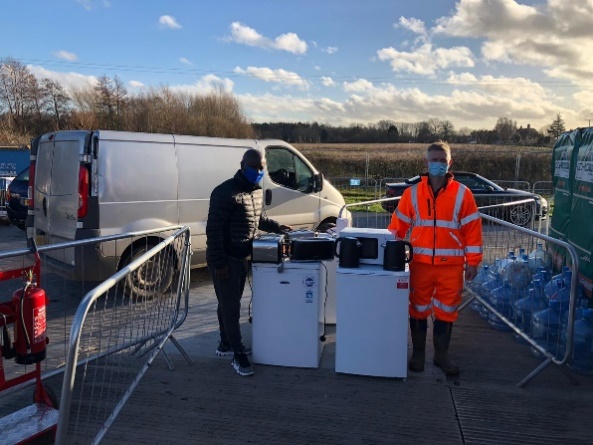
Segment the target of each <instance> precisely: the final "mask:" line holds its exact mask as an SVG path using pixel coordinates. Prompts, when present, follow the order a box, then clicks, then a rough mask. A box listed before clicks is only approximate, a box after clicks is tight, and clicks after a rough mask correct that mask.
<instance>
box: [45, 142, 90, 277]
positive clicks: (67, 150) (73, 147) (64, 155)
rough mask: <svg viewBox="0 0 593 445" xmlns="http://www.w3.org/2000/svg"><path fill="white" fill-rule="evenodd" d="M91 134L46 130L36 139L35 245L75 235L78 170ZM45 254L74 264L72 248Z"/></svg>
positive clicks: (61, 240)
mask: <svg viewBox="0 0 593 445" xmlns="http://www.w3.org/2000/svg"><path fill="white" fill-rule="evenodd" d="M90 136H91V133H90V132H88V131H65V132H58V133H49V134H46V135H44V136H43V137H42V138H41V140H40V142H39V150H38V153H37V162H36V170H35V186H34V187H35V190H34V213H35V221H34V227H35V234H36V241H37V244H38V245H44V244H56V243H60V242H65V241H72V240H75V239H76V229H77V226H78V207H79V190H78V188H79V172H80V165H81V160H82V159H83V156H84V154H85V153H86V151H87V147H88V146H89V141H90ZM48 256H51V257H53V258H55V259H56V260H59V261H62V262H65V263H67V264H69V265H73V264H74V249H66V251H62V250H58V251H55V252H48Z"/></svg>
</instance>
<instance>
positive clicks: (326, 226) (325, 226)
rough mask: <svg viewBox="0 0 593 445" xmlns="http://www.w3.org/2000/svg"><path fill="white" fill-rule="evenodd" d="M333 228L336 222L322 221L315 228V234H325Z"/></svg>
mask: <svg viewBox="0 0 593 445" xmlns="http://www.w3.org/2000/svg"><path fill="white" fill-rule="evenodd" d="M334 227H336V221H331V220H330V221H323V222H322V223H321V224H319V225H318V226H317V228H316V229H315V231H316V232H321V233H325V232H327V231H328V230H329V229H333V228H334Z"/></svg>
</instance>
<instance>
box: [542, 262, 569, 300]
mask: <svg viewBox="0 0 593 445" xmlns="http://www.w3.org/2000/svg"><path fill="white" fill-rule="evenodd" d="M567 272H570V273H572V272H571V270H570V267H568V266H564V267H563V268H562V272H560V273H559V274H558V275H554V276H553V277H552V279H551V280H550V281H549V282H548V283H546V287H545V288H544V293H545V294H546V297H548V299H549V298H550V297H551V296H552V294H553V293H554V292H555V291H556V283H557V282H558V280H564V278H565V277H566V273H567ZM571 277H572V275H571Z"/></svg>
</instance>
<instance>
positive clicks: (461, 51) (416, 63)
mask: <svg viewBox="0 0 593 445" xmlns="http://www.w3.org/2000/svg"><path fill="white" fill-rule="evenodd" d="M377 55H378V57H379V60H382V61H389V63H390V64H391V69H392V70H393V71H395V72H402V71H403V72H408V73H413V74H419V75H423V76H432V75H434V74H435V73H436V72H437V70H440V69H444V68H449V67H454V66H458V67H473V66H474V60H473V55H472V53H471V51H470V50H469V48H467V47H465V46H457V47H454V48H437V49H433V48H432V44H431V43H425V44H423V45H421V46H420V47H419V48H417V49H416V50H415V51H413V52H405V51H398V50H396V49H395V48H393V47H390V48H383V49H380V50H378V51H377Z"/></svg>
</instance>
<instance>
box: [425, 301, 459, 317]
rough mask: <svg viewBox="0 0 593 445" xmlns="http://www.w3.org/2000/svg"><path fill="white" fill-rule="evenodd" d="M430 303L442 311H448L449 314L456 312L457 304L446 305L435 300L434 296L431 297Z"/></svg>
mask: <svg viewBox="0 0 593 445" xmlns="http://www.w3.org/2000/svg"><path fill="white" fill-rule="evenodd" d="M432 304H433V305H434V307H438V308H439V309H440V310H442V311H443V312H448V313H449V314H452V313H453V312H456V311H457V308H458V307H459V306H447V305H446V304H443V303H442V302H441V301H439V300H437V299H436V298H433V299H432Z"/></svg>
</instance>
